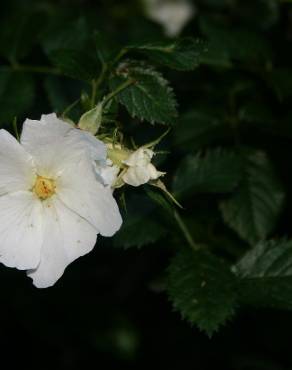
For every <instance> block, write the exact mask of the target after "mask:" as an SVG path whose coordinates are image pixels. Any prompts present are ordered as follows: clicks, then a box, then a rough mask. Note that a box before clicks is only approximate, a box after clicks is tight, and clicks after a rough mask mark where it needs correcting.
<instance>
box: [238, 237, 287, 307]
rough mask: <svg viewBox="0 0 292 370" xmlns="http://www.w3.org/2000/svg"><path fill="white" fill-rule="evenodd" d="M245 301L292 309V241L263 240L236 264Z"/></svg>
mask: <svg viewBox="0 0 292 370" xmlns="http://www.w3.org/2000/svg"><path fill="white" fill-rule="evenodd" d="M234 272H235V273H236V274H237V275H238V276H239V277H240V283H239V290H240V295H241V300H242V301H243V302H244V303H247V304H251V305H253V306H257V307H262V306H264V307H273V308H282V309H289V310H291V309H292V242H291V240H287V239H280V240H276V239H275V240H271V241H265V242H260V243H259V244H257V245H256V246H255V247H254V248H253V249H252V250H251V251H250V252H248V253H247V254H246V255H245V256H244V257H243V258H242V259H240V260H239V262H238V263H237V264H236V265H235V266H234Z"/></svg>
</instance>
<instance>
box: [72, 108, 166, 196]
mask: <svg viewBox="0 0 292 370" xmlns="http://www.w3.org/2000/svg"><path fill="white" fill-rule="evenodd" d="M102 116H103V102H100V103H99V104H97V106H96V107H95V108H94V109H92V110H90V111H88V112H86V113H85V114H83V116H82V117H81V118H80V120H79V123H78V128H80V129H81V130H83V131H87V132H89V133H91V134H92V135H94V136H95V135H96V137H97V138H99V139H100V137H99V136H98V135H97V133H98V131H99V128H100V127H101V122H102ZM163 136H164V135H163ZM102 141H103V142H104V143H105V145H106V148H107V160H106V163H104V162H103V163H101V162H99V161H95V169H96V173H97V176H98V177H99V179H100V180H101V181H102V182H103V183H104V185H106V186H110V187H111V188H112V189H116V188H120V187H122V186H123V185H124V184H128V185H131V186H135V187H137V186H140V185H143V184H146V183H148V182H150V181H155V180H158V179H159V177H161V176H163V175H164V174H165V172H161V171H158V170H157V169H156V167H155V166H154V165H153V164H152V158H153V156H154V155H155V152H154V151H153V150H152V149H153V148H154V145H155V144H157V142H159V141H160V139H159V140H156V141H155V142H153V143H151V144H147V145H144V146H141V147H140V148H137V149H135V150H131V149H129V148H127V147H125V146H124V145H123V144H121V143H117V142H115V141H113V140H112V138H108V137H105V138H103V140H102Z"/></svg>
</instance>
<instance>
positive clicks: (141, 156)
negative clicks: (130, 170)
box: [123, 148, 154, 167]
mask: <svg viewBox="0 0 292 370" xmlns="http://www.w3.org/2000/svg"><path fill="white" fill-rule="evenodd" d="M153 155H154V152H153V151H152V150H150V149H145V148H139V149H137V150H136V151H135V152H133V153H132V154H131V155H129V157H128V158H127V159H126V160H125V161H123V163H125V164H126V165H127V166H129V167H133V166H146V165H147V164H148V163H150V162H151V159H152V157H153Z"/></svg>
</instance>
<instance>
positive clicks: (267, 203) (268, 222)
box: [221, 151, 284, 244]
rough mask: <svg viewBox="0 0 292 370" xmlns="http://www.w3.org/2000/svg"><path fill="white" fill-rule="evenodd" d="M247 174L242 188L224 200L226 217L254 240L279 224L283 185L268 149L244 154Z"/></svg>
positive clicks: (236, 227) (223, 212) (244, 237)
mask: <svg viewBox="0 0 292 370" xmlns="http://www.w3.org/2000/svg"><path fill="white" fill-rule="evenodd" d="M243 166H244V174H243V178H242V180H241V183H240V184H239V187H238V189H237V190H236V191H235V192H234V194H233V195H232V196H231V197H230V198H229V199H227V200H225V201H223V202H222V203H221V211H222V214H223V218H224V221H225V222H226V223H227V224H228V225H229V226H230V227H231V228H232V229H234V230H235V231H236V232H237V233H238V234H239V235H240V236H241V237H242V239H244V240H246V241H248V242H249V243H250V244H253V243H255V242H258V241H259V240H263V239H265V238H266V237H267V236H268V235H269V234H270V233H271V232H272V231H273V229H274V228H275V225H276V222H277V220H278V216H279V214H280V212H281V210H282V206H283V201H284V191H283V188H282V186H281V184H280V182H279V180H278V178H277V177H276V175H275V172H274V169H273V166H272V164H271V163H270V161H269V160H268V158H267V157H266V155H265V153H263V152H260V151H248V152H246V153H244V155H243Z"/></svg>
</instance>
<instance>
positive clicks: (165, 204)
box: [144, 185, 174, 217]
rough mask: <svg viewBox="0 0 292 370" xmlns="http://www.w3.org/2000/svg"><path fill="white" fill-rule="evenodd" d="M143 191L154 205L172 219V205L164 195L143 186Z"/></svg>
mask: <svg viewBox="0 0 292 370" xmlns="http://www.w3.org/2000/svg"><path fill="white" fill-rule="evenodd" d="M144 189H145V191H146V194H147V195H148V197H149V198H150V199H151V200H152V201H153V202H154V203H156V204H158V205H159V207H161V208H163V209H164V210H165V211H166V212H167V213H168V214H169V215H171V217H173V212H174V205H173V203H172V202H171V201H170V200H169V198H166V195H165V194H164V193H162V192H161V191H159V190H156V189H155V190H154V189H153V188H151V187H150V185H149V186H145V188H144Z"/></svg>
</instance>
